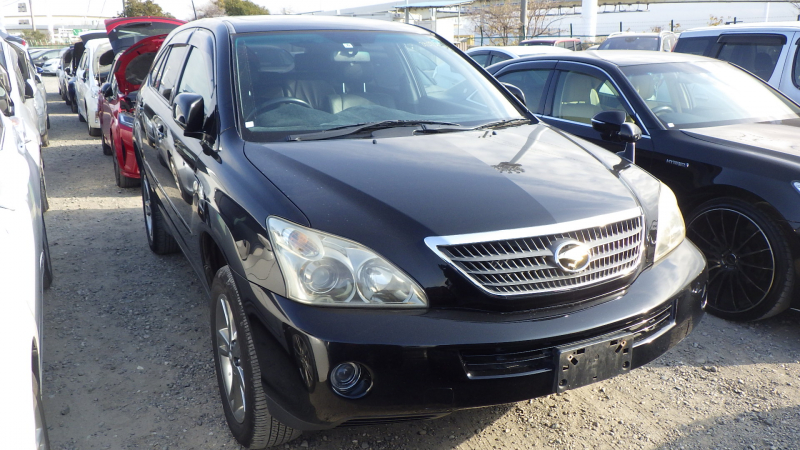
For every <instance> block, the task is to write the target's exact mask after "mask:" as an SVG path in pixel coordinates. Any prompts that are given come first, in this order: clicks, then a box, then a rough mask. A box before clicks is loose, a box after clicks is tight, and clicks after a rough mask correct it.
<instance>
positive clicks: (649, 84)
mask: <svg viewBox="0 0 800 450" xmlns="http://www.w3.org/2000/svg"><path fill="white" fill-rule="evenodd" d="M621 69H622V72H623V73H624V74H625V76H626V77H627V78H628V80H629V81H630V82H631V85H633V88H634V89H635V90H636V91H637V92H638V93H639V96H640V97H642V100H644V102H645V103H646V104H647V106H648V107H649V108H650V110H651V111H653V113H655V115H656V116H657V117H658V118H659V119H660V120H661V122H662V123H663V124H664V125H665V126H666V127H667V128H669V129H679V128H700V127H708V126H718V125H731V124H737V123H752V122H775V121H783V120H792V119H794V120H796V119H800V108H798V107H797V106H796V105H795V104H793V103H792V102H790V101H789V100H787V99H785V98H783V97H782V96H781V95H780V94H778V93H776V92H775V91H774V90H773V89H771V88H770V87H769V86H767V85H766V84H764V83H762V82H760V81H759V80H758V79H756V78H754V77H753V76H751V75H750V74H748V73H746V72H744V71H742V70H739V69H737V68H736V67H733V66H731V65H730V64H728V63H724V62H716V61H709V62H685V63H675V64H643V65H637V66H628V67H621Z"/></svg>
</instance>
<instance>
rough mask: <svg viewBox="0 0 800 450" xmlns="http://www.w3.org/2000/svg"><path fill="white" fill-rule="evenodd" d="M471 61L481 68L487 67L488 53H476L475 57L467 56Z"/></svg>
mask: <svg viewBox="0 0 800 450" xmlns="http://www.w3.org/2000/svg"><path fill="white" fill-rule="evenodd" d="M469 56H470V57H471V58H472V59H474V60H475V62H476V63H478V64H480V66H481V67H486V66H488V65H489V54H488V53H478V54H475V55H469Z"/></svg>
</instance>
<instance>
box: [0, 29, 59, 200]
mask: <svg viewBox="0 0 800 450" xmlns="http://www.w3.org/2000/svg"><path fill="white" fill-rule="evenodd" d="M17 48H18V47H16V46H14V45H13V44H10V43H9V42H7V41H6V40H4V39H0V59H1V60H2V61H0V66H2V69H3V70H0V85H3V86H6V85H7V86H10V89H7V90H6V95H7V96H8V98H9V99H10V100H11V110H10V111H9V112H10V114H11V116H10V117H9V119H10V120H11V122H12V123H13V125H14V129H15V130H16V131H17V133H18V134H19V136H20V138H21V139H22V142H23V144H24V146H25V148H26V149H27V151H28V154H30V155H31V158H33V161H34V162H35V163H36V164H37V166H38V168H39V175H40V176H39V183H40V188H41V191H42V200H43V205H44V206H43V209H44V210H45V211H46V210H47V209H48V202H47V193H46V190H45V180H44V163H43V162H42V147H41V135H40V134H39V122H40V121H39V117H38V115H37V107H36V105H35V102H36V99H35V91H34V89H35V88H36V83H31V82H30V81H29V80H27V79H26V78H25V77H24V76H23V75H22V72H21V68H22V67H25V62H24V61H25V60H22V61H20V56H19V53H18V52H17ZM26 54H27V53H26ZM6 67H8V68H10V69H11V70H8V71H6V70H5V68H6ZM45 126H46V124H45Z"/></svg>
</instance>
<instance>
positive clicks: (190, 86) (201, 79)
mask: <svg viewBox="0 0 800 450" xmlns="http://www.w3.org/2000/svg"><path fill="white" fill-rule="evenodd" d="M210 73H211V66H210V64H208V63H207V62H206V57H205V55H203V52H202V51H201V50H200V49H198V48H196V47H192V50H191V52H190V53H189V58H188V59H187V60H186V67H185V68H184V69H183V77H181V82H180V84H179V85H178V91H177V92H176V95H177V94H180V93H182V92H191V93H194V94H200V95H201V96H202V97H203V105H204V106H205V112H206V115H208V114H210V113H211V110H210V109H211V108H212V107H213V103H212V101H211V95H212V93H213V92H214V89H213V87H212V85H211V77H210Z"/></svg>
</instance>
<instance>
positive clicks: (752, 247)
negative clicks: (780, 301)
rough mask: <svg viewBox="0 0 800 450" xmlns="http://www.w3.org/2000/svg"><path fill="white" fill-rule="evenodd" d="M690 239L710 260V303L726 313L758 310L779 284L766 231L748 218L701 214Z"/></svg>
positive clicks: (716, 211)
mask: <svg viewBox="0 0 800 450" xmlns="http://www.w3.org/2000/svg"><path fill="white" fill-rule="evenodd" d="M686 234H687V236H688V237H689V239H691V240H692V242H694V243H695V245H697V247H698V248H700V250H701V251H702V252H703V253H704V254H705V256H706V259H707V260H708V303H709V306H711V307H713V308H714V309H716V310H718V311H721V312H725V313H743V312H747V311H749V310H751V309H753V308H755V307H756V306H758V305H759V304H760V303H761V302H762V301H764V299H765V298H766V297H767V295H768V294H769V292H770V289H771V288H772V285H773V283H774V281H775V272H776V270H775V254H774V251H773V248H772V246H771V245H770V242H769V239H768V238H767V236H766V234H765V233H764V230H762V229H761V227H759V226H758V224H756V223H755V222H754V221H753V219H751V218H750V217H748V216H747V215H745V214H743V213H741V212H739V211H736V210H734V209H729V208H711V209H708V210H705V211H703V212H701V213H700V214H698V215H697V216H696V217H695V218H694V219H693V220H692V221H691V223H689V225H688V227H687V233H686Z"/></svg>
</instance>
